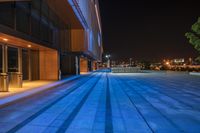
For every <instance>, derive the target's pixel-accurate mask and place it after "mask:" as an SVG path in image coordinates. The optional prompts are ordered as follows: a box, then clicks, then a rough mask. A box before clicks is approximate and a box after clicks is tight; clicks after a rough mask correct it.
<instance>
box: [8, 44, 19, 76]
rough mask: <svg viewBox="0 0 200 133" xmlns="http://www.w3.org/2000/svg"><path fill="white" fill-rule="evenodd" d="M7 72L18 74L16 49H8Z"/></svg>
mask: <svg viewBox="0 0 200 133" xmlns="http://www.w3.org/2000/svg"><path fill="white" fill-rule="evenodd" d="M8 72H18V49H17V48H14V47H8Z"/></svg>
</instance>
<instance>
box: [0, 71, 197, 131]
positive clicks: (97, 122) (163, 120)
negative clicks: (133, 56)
mask: <svg viewBox="0 0 200 133" xmlns="http://www.w3.org/2000/svg"><path fill="white" fill-rule="evenodd" d="M6 132H8V133H15V132H18V133H65V132H66V133H199V132H200V76H191V75H188V74H187V73H180V72H152V73H133V74H113V73H107V72H95V73H92V74H89V75H83V76H81V77H80V78H78V79H74V80H71V81H69V82H66V83H65V84H63V85H61V86H58V87H56V88H53V89H49V90H46V91H43V92H41V93H38V94H35V95H32V96H30V97H28V98H25V99H22V100H20V101H17V102H15V103H12V104H10V105H7V106H5V107H1V108H0V133H6Z"/></svg>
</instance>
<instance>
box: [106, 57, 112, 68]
mask: <svg viewBox="0 0 200 133" xmlns="http://www.w3.org/2000/svg"><path fill="white" fill-rule="evenodd" d="M110 57H111V56H110V54H107V55H106V59H107V68H110Z"/></svg>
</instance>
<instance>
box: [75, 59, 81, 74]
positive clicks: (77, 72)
mask: <svg viewBox="0 0 200 133" xmlns="http://www.w3.org/2000/svg"><path fill="white" fill-rule="evenodd" d="M79 61H80V58H79V57H78V56H76V57H75V67H76V75H79V74H80V62H79Z"/></svg>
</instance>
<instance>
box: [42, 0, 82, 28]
mask: <svg viewBox="0 0 200 133" xmlns="http://www.w3.org/2000/svg"><path fill="white" fill-rule="evenodd" d="M46 1H47V3H48V5H49V7H50V8H51V9H52V10H53V11H54V12H55V13H56V14H57V15H58V17H59V18H60V19H61V20H63V22H64V23H65V24H67V25H70V27H71V28H72V29H83V28H84V27H83V25H82V24H81V22H80V20H79V18H78V17H77V15H76V12H74V9H73V7H72V6H71V4H70V3H69V2H68V0H46Z"/></svg>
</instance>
